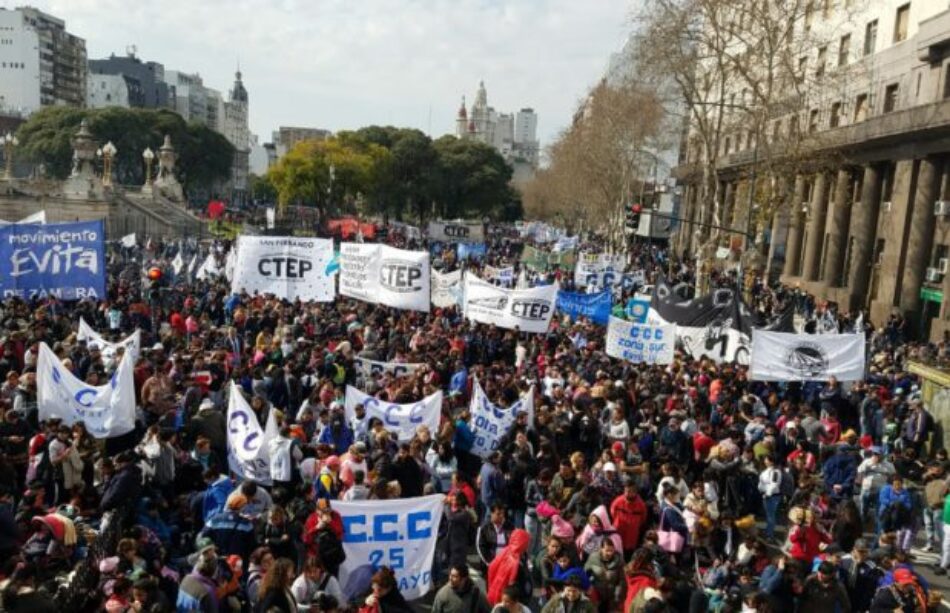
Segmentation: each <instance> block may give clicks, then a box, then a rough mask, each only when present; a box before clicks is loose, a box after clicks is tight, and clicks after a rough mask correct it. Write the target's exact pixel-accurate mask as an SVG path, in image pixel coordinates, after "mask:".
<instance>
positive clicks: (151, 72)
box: [87, 47, 174, 109]
mask: <svg viewBox="0 0 950 613" xmlns="http://www.w3.org/2000/svg"><path fill="white" fill-rule="evenodd" d="M100 76H101V77H109V76H119V77H122V81H123V82H124V83H125V85H124V88H123V86H122V84H121V83H118V81H115V80H110V79H107V78H100ZM88 83H89V90H88V94H87V102H88V104H89V106H94V107H99V106H110V105H109V104H105V103H104V101H103V95H102V92H101V91H95V90H96V86H97V85H98V86H99V89H100V90H104V89H108V87H107V84H110V83H114V84H115V86H116V88H117V89H119V90H121V89H124V90H125V95H126V97H127V98H128V103H127V104H125V105H122V106H130V107H136V108H150V109H154V108H171V107H173V106H174V104H173V101H170V100H169V86H168V84H167V83H166V82H165V67H164V66H163V65H162V64H159V63H158V62H143V61H142V60H140V59H139V58H137V57H136V56H135V47H130V48H129V49H128V51H127V53H126V55H124V56H117V55H115V54H112V55H110V56H109V57H107V58H104V59H101V60H89V78H88ZM104 84H105V85H106V86H105V87H104V86H103V85H104ZM119 95H122V94H121V93H120V94H119ZM113 106H114V105H113Z"/></svg>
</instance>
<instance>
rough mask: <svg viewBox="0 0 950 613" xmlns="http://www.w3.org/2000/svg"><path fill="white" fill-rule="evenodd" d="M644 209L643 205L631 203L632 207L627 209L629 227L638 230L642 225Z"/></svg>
mask: <svg viewBox="0 0 950 613" xmlns="http://www.w3.org/2000/svg"><path fill="white" fill-rule="evenodd" d="M642 210H643V207H642V206H641V205H640V204H639V203H637V204H631V205H630V208H629V209H627V227H628V228H631V229H633V230H636V229H637V228H639V227H640V212H641V211H642Z"/></svg>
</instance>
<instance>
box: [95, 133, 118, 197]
mask: <svg viewBox="0 0 950 613" xmlns="http://www.w3.org/2000/svg"><path fill="white" fill-rule="evenodd" d="M118 152H119V150H118V149H116V148H115V145H113V144H112V141H111V140H110V141H109V142H107V143H106V144H105V146H104V147H101V148H99V149H97V150H96V156H98V157H100V158H102V185H103V187H111V186H112V158H114V157H115V154H116V153H118Z"/></svg>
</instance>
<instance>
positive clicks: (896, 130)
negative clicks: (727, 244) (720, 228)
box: [678, 0, 950, 339]
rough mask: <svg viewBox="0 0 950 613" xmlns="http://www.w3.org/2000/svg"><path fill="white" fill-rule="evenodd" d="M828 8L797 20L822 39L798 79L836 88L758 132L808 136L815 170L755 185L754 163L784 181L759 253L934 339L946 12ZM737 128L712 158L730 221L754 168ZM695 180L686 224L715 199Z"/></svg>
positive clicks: (840, 298)
mask: <svg viewBox="0 0 950 613" xmlns="http://www.w3.org/2000/svg"><path fill="white" fill-rule="evenodd" d="M826 6H829V7H830V8H829V9H828V10H826V11H824V12H820V11H816V12H815V13H814V14H811V15H807V16H806V24H807V25H813V26H814V28H815V29H816V30H817V29H818V28H822V29H821V30H819V31H820V32H825V31H827V32H828V34H827V35H825V36H820V37H819V39H818V40H817V41H816V44H815V45H814V48H812V49H811V50H810V52H809V53H807V54H806V55H804V56H803V57H802V58H801V60H800V62H799V63H798V69H799V73H798V78H804V76H805V75H807V76H808V77H809V78H810V79H813V78H815V77H816V76H817V77H820V79H819V80H820V81H821V80H822V79H823V81H821V82H827V83H834V84H835V87H831V88H827V90H825V89H822V88H816V89H815V91H814V92H813V93H812V94H811V95H810V96H809V97H808V98H807V99H805V100H804V101H803V103H802V104H801V105H800V106H798V107H795V108H794V110H793V111H792V112H790V113H788V114H787V115H784V116H777V117H774V118H773V119H772V120H771V121H770V122H769V124H768V126H767V128H768V130H767V133H765V134H762V135H759V136H757V137H756V138H765V139H768V141H769V142H770V143H771V142H775V143H782V142H786V141H783V140H782V138H783V137H785V138H787V137H788V135H790V134H792V133H802V134H806V135H807V136H806V138H805V139H804V141H803V143H804V145H803V146H804V147H808V149H807V151H808V152H809V153H810V155H809V156H808V159H809V161H810V162H811V163H810V164H798V165H796V166H794V167H793V169H792V170H791V171H785V172H783V173H782V174H780V175H776V176H774V177H765V178H764V180H763V177H762V174H763V172H764V171H763V170H762V169H761V167H760V168H759V173H758V175H757V179H758V180H763V183H766V184H767V182H768V181H772V180H773V179H774V180H775V181H778V182H779V184H784V185H785V187H784V189H782V190H780V191H779V193H781V194H784V195H783V197H782V201H781V202H780V203H778V205H777V206H775V207H774V208H771V209H770V210H769V212H770V218H768V219H764V220H763V219H761V215H757V217H760V221H759V224H761V225H762V226H764V227H762V228H759V229H758V230H759V231H758V232H757V233H758V234H759V235H760V236H764V237H765V241H764V245H763V246H764V249H763V255H765V257H766V262H767V266H769V267H770V268H771V270H772V271H775V272H778V273H780V275H781V279H782V280H783V281H784V282H785V283H787V284H790V285H799V286H801V287H802V288H803V289H805V290H807V291H809V292H811V293H813V294H814V295H816V296H817V297H818V298H819V299H820V300H829V301H833V302H836V303H837V304H838V305H839V306H840V308H841V309H842V310H856V309H862V310H867V311H868V312H869V317H870V320H871V321H872V322H873V323H874V324H875V325H876V326H877V327H881V326H883V325H884V324H885V322H886V321H887V319H888V317H889V316H890V315H891V314H893V313H895V312H896V313H900V314H902V315H904V316H905V317H907V318H908V319H909V321H910V326H909V327H908V332H909V333H910V334H911V335H913V336H917V337H919V338H928V337H929V338H931V339H939V338H941V337H942V335H943V334H944V332H946V331H950V264H948V262H950V138H948V137H950V10H948V9H947V3H946V2H943V1H942V0H911V1H910V2H908V1H907V0H870V1H863V2H862V1H860V0H854V1H852V2H846V3H843V4H842V3H836V4H833V5H826ZM845 11H847V12H846V13H845ZM827 24H835V25H834V27H827V28H825V27H824V26H826V25H827ZM829 50H831V51H830V52H829ZM837 75H844V76H848V77H849V78H847V79H843V80H836V79H835V77H836V76H837ZM730 95H731V94H730ZM746 129H747V126H742V125H735V126H734V127H730V131H729V132H728V133H727V134H726V135H725V138H723V139H722V146H721V149H722V151H721V152H720V155H719V157H718V160H717V162H716V165H717V169H718V171H717V174H718V179H719V181H720V189H719V193H721V194H723V195H722V208H721V210H722V211H724V214H723V217H722V223H723V224H726V225H729V224H734V223H735V221H736V220H743V219H747V218H748V217H747V216H749V214H750V211H748V206H749V202H750V201H751V200H752V198H749V199H748V200H747V199H746V198H744V197H738V192H739V191H740V188H742V189H745V190H748V188H747V185H748V177H749V176H751V171H752V169H753V168H754V165H755V163H756V161H757V156H756V155H755V152H756V151H757V150H758V149H757V147H756V144H755V143H756V138H749V137H748V136H747V135H744V131H745V130H746ZM779 161H780V160H779ZM686 162H687V163H686V164H685V165H684V166H685V167H686V168H684V169H685V170H689V166H691V165H692V166H700V165H702V164H703V157H702V152H701V151H694V150H693V147H690V148H689V152H688V158H687V160H686ZM688 174H689V173H684V176H687V175H688ZM692 176H694V177H695V176H696V175H695V174H693V175H692ZM760 185H761V184H760ZM700 186H701V184H700V183H699V181H698V180H692V181H689V182H688V183H687V185H686V189H687V191H686V195H685V196H684V200H685V205H684V212H683V215H684V216H685V217H687V218H688V219H690V220H693V219H702V218H704V217H703V215H705V214H708V211H709V210H710V209H711V207H712V205H713V204H712V203H711V202H704V201H702V199H701V193H702V190H701V189H700ZM746 193H748V191H746ZM752 204H753V205H754V204H755V203H752ZM746 223H748V222H746ZM762 230H764V232H763V231H762ZM679 239H680V240H679V243H678V248H684V249H688V250H690V252H691V253H697V252H698V250H699V248H700V247H701V246H702V245H703V242H702V241H704V240H705V238H704V236H702V233H701V232H699V231H696V232H694V231H693V230H692V229H690V228H689V227H683V230H682V231H681V233H680V236H679ZM776 276H778V275H776Z"/></svg>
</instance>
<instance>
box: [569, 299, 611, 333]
mask: <svg viewBox="0 0 950 613" xmlns="http://www.w3.org/2000/svg"><path fill="white" fill-rule="evenodd" d="M610 307H611V297H610V292H609V291H603V292H597V293H596V294H581V293H578V292H565V291H559V292H558V293H557V309H558V310H559V311H561V312H563V313H567V314H568V315H569V316H570V317H571V319H577V318H578V317H587V318H588V319H590V320H591V321H593V322H594V323H597V324H600V325H602V326H606V325H607V321H608V320H609V319H610Z"/></svg>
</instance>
